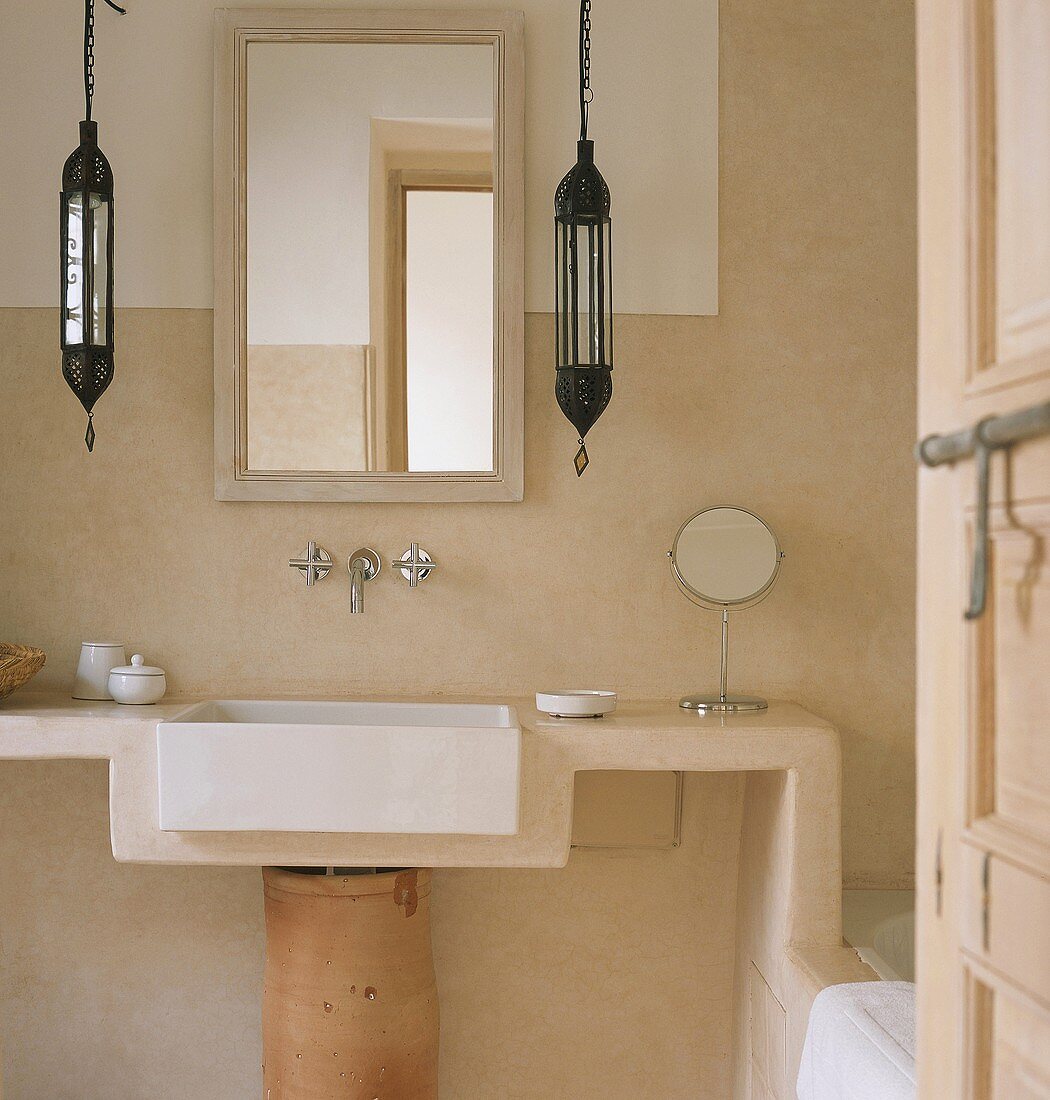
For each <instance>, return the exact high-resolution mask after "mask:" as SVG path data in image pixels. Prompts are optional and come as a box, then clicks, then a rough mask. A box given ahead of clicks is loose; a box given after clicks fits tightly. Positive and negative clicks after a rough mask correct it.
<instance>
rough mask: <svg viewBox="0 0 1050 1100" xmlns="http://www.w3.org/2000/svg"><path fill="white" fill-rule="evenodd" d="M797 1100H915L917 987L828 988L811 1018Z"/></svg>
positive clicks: (880, 984) (815, 1003)
mask: <svg viewBox="0 0 1050 1100" xmlns="http://www.w3.org/2000/svg"><path fill="white" fill-rule="evenodd" d="M798 1097H799V1100H914V1097H915V986H914V984H913V983H912V982H857V983H854V984H849V985H832V986H828V988H827V989H823V990H821V991H820V993H818V994H817V996H816V998H815V999H814V1001H813V1008H812V1010H811V1011H810V1014H809V1026H808V1027H807V1028H806V1043H805V1046H804V1047H803V1049H802V1065H801V1066H800V1067H799V1074H798Z"/></svg>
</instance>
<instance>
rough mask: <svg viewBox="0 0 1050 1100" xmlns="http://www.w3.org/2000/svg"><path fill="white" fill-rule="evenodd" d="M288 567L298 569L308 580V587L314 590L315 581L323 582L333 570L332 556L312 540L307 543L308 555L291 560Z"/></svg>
mask: <svg viewBox="0 0 1050 1100" xmlns="http://www.w3.org/2000/svg"><path fill="white" fill-rule="evenodd" d="M288 565H289V566H290V567H291V568H292V569H298V570H299V572H300V573H302V575H303V576H304V577H305V578H306V587H307V588H312V587H313V585H314V582H315V581H322V580H324V578H325V577H327V576H328V573H329V571H330V570H331V568H332V555H331V554H329V553H328V551H327V550H326V549H325V548H324V547H323V546H318V545H317V543H316V542H314V541H313V540H312V539H311V540H310V542H309V543H307V546H306V553H305V554H303V556H302V557H301V558H289V559H288Z"/></svg>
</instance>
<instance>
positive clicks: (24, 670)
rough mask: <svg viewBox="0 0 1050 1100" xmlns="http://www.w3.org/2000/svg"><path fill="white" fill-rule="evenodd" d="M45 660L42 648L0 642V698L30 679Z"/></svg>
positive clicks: (42, 665)
mask: <svg viewBox="0 0 1050 1100" xmlns="http://www.w3.org/2000/svg"><path fill="white" fill-rule="evenodd" d="M46 660H47V654H46V653H45V652H44V651H43V650H42V649H34V648H33V646H31V645H15V644H14V642H0V699H3V698H4V696H6V695H10V694H11V692H12V691H15V690H16V689H18V688H20V687H21V686H22V685H23V684H25V683H28V682H29V681H30V680H32V679H33V677H34V676H35V675H36V674H37V673H38V672H39V671H40V670H41V669H42V668H43V667H44V662H45V661H46Z"/></svg>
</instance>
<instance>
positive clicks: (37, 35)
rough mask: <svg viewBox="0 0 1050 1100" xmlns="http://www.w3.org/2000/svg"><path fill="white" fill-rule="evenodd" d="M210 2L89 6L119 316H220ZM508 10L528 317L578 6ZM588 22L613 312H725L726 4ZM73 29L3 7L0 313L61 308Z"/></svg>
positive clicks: (542, 267)
mask: <svg viewBox="0 0 1050 1100" xmlns="http://www.w3.org/2000/svg"><path fill="white" fill-rule="evenodd" d="M283 3H284V6H287V7H297V8H302V7H313V8H318V7H324V6H330V7H341V8H345V7H351V6H361V7H373V6H375V2H374V0H364V2H363V3H360V4H359V5H352V4H347V3H340V4H330V5H325V4H324V3H323V0H283ZM215 6H216V5H215V4H214V2H213V0H139V2H137V3H136V2H133V3H132V4H130V5H128V7H129V11H128V14H127V15H126V16H123V17H121V16H118V15H116V13H114V12H112V11H111V10H110V9H109V8H108V7H106V6H105V5H104V4H99V5H98V8H97V10H96V42H95V59H96V61H95V77H96V93H95V101H94V117H95V118H96V120H97V121H98V124H99V143H100V145H101V146H102V149H103V150H104V151H105V153H106V155H107V156H108V158H109V160H110V162H111V163H112V165H113V169H114V175H115V178H116V202H115V217H116V241H115V248H116V259H115V277H116V287H115V295H116V303H117V305H118V306H153V307H174V308H178V307H210V306H211V305H212V247H211V225H212V220H211V202H212V155H211V150H212V12H213V9H214V7H215ZM239 6H244V7H251V6H259V7H270V6H273V4H272V0H271V2H269V3H262V4H256V5H252V4H251V3H250V2H249V0H242V3H241V5H239ZM385 6H387V7H390V8H409V9H411V8H414V7H419V6H421V5H420V4H419V0H388V2H387V3H386V4H385ZM431 6H443V5H440V4H433V5H431ZM444 6H448V7H454V8H460V9H463V8H466V9H486V8H491V7H492V4H491V0H454V2H453V3H449V4H446V5H444ZM515 6H520V7H521V8H523V9H524V11H525V37H526V82H527V89H526V126H525V130H526V150H525V152H526V173H525V176H526V178H525V186H526V260H525V262H526V308H527V309H528V310H530V311H535V312H549V311H550V309H551V300H552V298H553V294H554V291H553V286H552V275H551V272H552V269H553V265H554V260H553V229H552V218H553V196H554V188H555V187H556V185H557V183H558V180H559V179H560V178H561V176H562V175H563V174H564V173H565V172H566V171H567V170H568V169H569V168H570V167H571V166H572V163H573V160H574V158H575V150H576V147H575V141H576V136H577V128H578V125H579V123H578V106H577V100H578V93H577V74H576V68H577V33H578V31H577V25H578V19H579V7H578V5H577V4H576V3H575V2H574V0H525V2H523V3H519V4H518V5H515ZM592 22H593V30H592V42H593V49H592V85H593V88H594V97H595V98H594V105H593V108H592V112H591V137H593V138H594V139H595V159H596V161H597V164H598V166H599V168H600V169H601V170H602V173H603V174H604V175H605V177H606V179H607V180H608V182H609V186H610V189H611V191H612V199H613V208H612V213H613V238H614V247H615V291H614V306H615V309H616V311H617V312H618V313H684V314H698V313H714V312H716V310H717V297H716V289H717V271H718V263H717V182H718V158H717V139H718V110H717V94H718V73H717V62H718V0H648V2H647V3H644V4H643V3H638V0H598V2H597V3H596V4H595V6H594V10H593V15H592ZM82 34H83V6H82V5H81V4H79V3H76V2H74V0H34V2H32V3H17V4H10V5H7V8H6V10H5V12H4V30H3V34H2V35H0V72H3V74H4V81H3V95H2V96H0V133H2V134H3V135H4V142H5V149H6V156H5V158H4V175H5V184H4V204H3V207H2V208H0V256H2V257H3V264H2V265H0V306H54V305H56V304H57V298H58V282H59V274H58V260H59V246H58V240H57V237H58V191H59V187H60V183H61V173H62V164H63V162H64V161H65V159H66V157H67V156H68V155H69V153H70V152H72V150H73V149H74V147H75V146H76V144H77V142H78V139H79V138H78V128H77V123H78V122H79V120H80V118H81V117H82V115H83V88H82V77H81V52H82Z"/></svg>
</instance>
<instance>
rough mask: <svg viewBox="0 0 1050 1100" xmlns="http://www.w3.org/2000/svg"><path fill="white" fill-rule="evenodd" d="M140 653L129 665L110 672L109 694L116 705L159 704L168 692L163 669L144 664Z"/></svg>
mask: <svg viewBox="0 0 1050 1100" xmlns="http://www.w3.org/2000/svg"><path fill="white" fill-rule="evenodd" d="M144 662H145V658H144V657H143V656H142V654H141V653H136V654H135V655H134V656H133V657H132V658H131V664H130V665H121V666H120V667H119V668H114V669H111V670H110V673H109V693H110V695H112V696H113V698H114V699H116V701H117V702H118V703H136V704H145V703H159V702H160V701H161V699H163V698H164V692H165V691H167V690H168V682H167V680H166V679H165V676H164V669H162V668H157V667H156V666H155V665H147V664H145V663H144Z"/></svg>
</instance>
